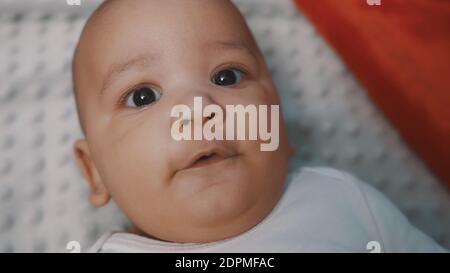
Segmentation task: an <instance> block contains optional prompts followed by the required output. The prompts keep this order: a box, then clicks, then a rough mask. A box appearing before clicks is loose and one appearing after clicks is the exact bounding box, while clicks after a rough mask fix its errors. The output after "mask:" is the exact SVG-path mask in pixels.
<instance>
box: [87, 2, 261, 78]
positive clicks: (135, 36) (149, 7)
mask: <svg viewBox="0 0 450 273" xmlns="http://www.w3.org/2000/svg"><path fill="white" fill-rule="evenodd" d="M123 2H124V1H107V3H110V5H109V6H108V5H104V6H102V7H100V8H99V10H98V11H96V12H94V14H93V16H92V18H91V19H90V20H89V21H88V23H87V25H86V29H85V31H84V32H85V33H84V34H85V35H84V36H85V37H82V38H81V39H80V44H79V47H80V49H82V50H84V51H86V52H88V54H80V55H81V56H79V57H80V58H82V59H83V63H84V64H87V63H88V66H90V68H91V69H93V70H96V71H91V72H89V73H91V74H96V73H97V72H98V71H101V73H100V74H103V75H97V76H98V77H97V79H98V78H99V77H100V78H103V77H107V74H111V73H114V72H115V71H119V72H120V71H121V70H123V69H124V68H126V67H128V66H130V65H136V64H137V65H145V64H146V63H148V62H147V61H148V60H149V56H150V54H146V55H147V56H145V54H144V52H141V51H143V49H145V51H146V52H151V51H152V53H153V54H151V55H152V56H153V57H155V56H157V55H158V54H157V53H158V52H157V51H158V50H155V49H157V48H158V47H157V44H158V42H159V41H161V40H163V39H164V38H167V37H169V36H170V37H171V38H174V39H173V40H172V41H173V43H170V47H172V48H183V49H184V50H186V51H189V50H199V47H200V46H202V47H203V46H204V47H205V48H213V47H214V48H215V49H216V50H220V49H229V48H234V49H241V50H246V51H248V53H250V54H252V53H255V52H256V51H257V50H256V49H257V46H256V44H255V43H254V40H253V37H252V36H251V33H250V31H249V30H248V28H247V25H246V24H245V21H244V19H243V18H242V16H241V15H240V13H239V11H238V10H237V9H236V7H235V6H234V5H232V4H231V3H230V2H229V1H227V0H217V1H216V0H215V1H209V0H184V1H182V3H183V4H182V7H180V6H181V4H180V2H179V0H176V1H174V0H172V1H171V0H166V1H159V0H158V1H151V0H150V1H148V0H145V1H144V0H142V1H139V0H138V1H132V2H130V3H135V5H136V6H131V7H130V4H128V5H124V4H123ZM127 2H129V1H127ZM136 2H141V3H136ZM162 2H164V3H165V4H162ZM170 2H172V3H178V4H177V5H171V3H170ZM118 3H122V4H121V5H119V4H118ZM207 3H208V4H207ZM200 8H201V9H200ZM164 13H165V14H164ZM167 13H169V15H170V16H168V15H167ZM144 15H148V16H144ZM172 16H173V17H172ZM192 41H196V42H197V43H196V44H195V45H193V43H191V42H192ZM164 46H167V44H166V45H164ZM144 57H147V58H144Z"/></svg>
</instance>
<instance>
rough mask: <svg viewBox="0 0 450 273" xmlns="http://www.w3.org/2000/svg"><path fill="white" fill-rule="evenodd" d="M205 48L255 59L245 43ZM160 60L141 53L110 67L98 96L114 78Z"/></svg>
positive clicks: (210, 43)
mask: <svg viewBox="0 0 450 273" xmlns="http://www.w3.org/2000/svg"><path fill="white" fill-rule="evenodd" d="M205 47H206V49H207V50H217V49H218V50H225V49H226V50H240V51H244V52H246V53H247V54H249V55H251V56H252V57H254V58H256V59H257V56H256V55H255V52H254V51H253V50H251V49H250V47H249V46H247V44H246V43H244V42H243V41H240V40H208V41H207V42H206V43H205ZM160 59H161V55H159V54H150V53H141V54H137V55H136V56H134V57H132V58H129V59H127V60H126V61H123V62H118V63H115V64H113V65H111V68H110V69H109V71H108V73H107V75H106V77H105V80H104V81H103V84H102V89H101V91H100V96H102V95H103V93H104V92H105V90H106V89H107V88H108V86H110V85H111V83H112V82H113V79H114V78H115V76H117V75H119V74H122V73H124V72H126V71H128V70H131V69H135V68H138V69H145V68H146V67H148V66H149V65H150V64H151V63H155V62H157V61H159V60H160Z"/></svg>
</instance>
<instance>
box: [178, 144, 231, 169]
mask: <svg viewBox="0 0 450 273" xmlns="http://www.w3.org/2000/svg"><path fill="white" fill-rule="evenodd" d="M211 155H216V156H219V157H221V158H223V159H226V158H229V157H233V156H236V155H237V154H236V153H234V152H232V151H231V150H230V149H228V148H226V147H224V146H220V145H215V146H212V147H208V148H205V149H203V150H200V151H199V152H196V153H194V154H193V155H192V156H191V157H190V158H189V159H188V160H187V161H186V164H185V165H184V166H183V168H182V170H183V169H188V168H191V167H192V166H193V165H195V164H196V163H197V161H199V160H200V159H201V158H204V157H209V156H211Z"/></svg>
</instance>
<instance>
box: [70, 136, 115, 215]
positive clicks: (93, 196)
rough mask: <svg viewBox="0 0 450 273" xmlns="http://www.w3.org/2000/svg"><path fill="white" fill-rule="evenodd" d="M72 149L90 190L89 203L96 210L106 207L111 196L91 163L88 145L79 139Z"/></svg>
mask: <svg viewBox="0 0 450 273" xmlns="http://www.w3.org/2000/svg"><path fill="white" fill-rule="evenodd" d="M73 148H74V153H75V158H76V160H77V162H78V166H79V167H80V169H81V171H82V173H83V176H84V178H85V179H86V181H87V182H88V184H89V187H90V189H91V192H90V194H89V201H90V202H91V204H92V205H94V206H96V207H97V208H99V207H102V206H104V205H106V204H107V203H108V202H109V200H110V198H111V196H110V195H109V192H108V189H107V188H106V187H105V185H104V183H103V181H102V179H101V177H100V175H99V173H98V171H97V168H96V166H95V164H94V162H93V161H92V158H91V153H90V150H89V146H88V143H87V142H86V140H85V139H79V140H77V141H75V143H74V145H73Z"/></svg>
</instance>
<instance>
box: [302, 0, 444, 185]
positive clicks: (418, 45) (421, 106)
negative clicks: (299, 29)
mask: <svg viewBox="0 0 450 273" xmlns="http://www.w3.org/2000/svg"><path fill="white" fill-rule="evenodd" d="M294 1H295V2H296V4H297V5H298V7H299V8H300V9H301V11H302V12H303V13H304V14H305V15H307V16H308V17H309V18H310V19H311V21H312V22H313V23H314V24H315V25H316V27H317V29H318V30H319V31H320V32H321V33H322V35H323V36H324V37H325V38H326V39H327V40H328V42H329V43H330V44H331V45H332V46H333V47H334V48H335V50H336V51H337V52H338V54H340V55H341V57H342V58H343V60H344V61H345V62H346V64H347V65H348V67H349V68H350V69H351V70H352V71H353V73H354V74H355V75H356V77H357V78H358V79H359V81H360V82H361V84H362V85H363V86H365V88H366V89H367V90H368V92H369V95H370V97H371V98H372V99H373V101H374V102H375V103H376V104H377V105H378V106H379V108H380V109H381V110H382V111H384V113H385V115H386V116H387V117H388V119H390V121H391V122H392V123H393V124H394V126H395V127H396V128H397V129H398V130H399V131H400V133H401V134H402V135H403V137H404V139H405V140H406V141H407V142H408V143H409V144H410V146H411V147H412V148H413V149H414V150H415V151H416V152H417V153H418V154H419V155H420V156H421V157H422V158H423V159H424V161H425V162H426V163H427V164H428V166H429V167H430V168H431V169H432V170H434V172H435V173H436V174H437V175H438V176H439V177H440V178H441V179H442V180H443V181H444V182H445V183H446V184H447V185H448V186H450V1H446V0H407V1H405V0H381V6H370V5H368V4H367V3H366V0H345V1H336V0H294Z"/></svg>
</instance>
